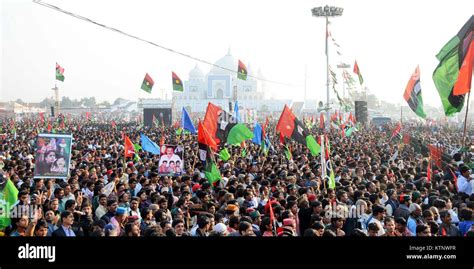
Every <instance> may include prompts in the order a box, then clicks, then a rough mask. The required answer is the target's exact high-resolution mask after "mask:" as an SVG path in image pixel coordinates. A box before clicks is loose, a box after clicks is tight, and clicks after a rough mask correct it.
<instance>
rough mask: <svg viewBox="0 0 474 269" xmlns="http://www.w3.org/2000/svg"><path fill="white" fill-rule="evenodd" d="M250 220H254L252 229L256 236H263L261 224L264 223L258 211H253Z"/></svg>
mask: <svg viewBox="0 0 474 269" xmlns="http://www.w3.org/2000/svg"><path fill="white" fill-rule="evenodd" d="M249 215H250V218H252V229H253V232H254V233H255V235H256V236H261V235H262V234H261V233H260V224H261V223H262V217H261V215H260V212H258V211H257V210H253V211H252V212H251V213H250V214H249Z"/></svg>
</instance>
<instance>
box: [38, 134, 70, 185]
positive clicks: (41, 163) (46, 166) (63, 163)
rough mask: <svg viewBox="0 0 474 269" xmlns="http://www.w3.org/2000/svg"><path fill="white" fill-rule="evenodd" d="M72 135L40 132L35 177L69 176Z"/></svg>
mask: <svg viewBox="0 0 474 269" xmlns="http://www.w3.org/2000/svg"><path fill="white" fill-rule="evenodd" d="M71 145H72V135H70V134H38V136H37V138H36V144H35V169H34V171H35V172H34V177H35V178H67V177H68V174H69V166H70V161H71Z"/></svg>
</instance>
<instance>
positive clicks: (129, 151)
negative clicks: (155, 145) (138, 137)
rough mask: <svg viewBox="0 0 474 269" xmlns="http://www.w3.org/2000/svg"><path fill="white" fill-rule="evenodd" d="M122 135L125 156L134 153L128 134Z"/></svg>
mask: <svg viewBox="0 0 474 269" xmlns="http://www.w3.org/2000/svg"><path fill="white" fill-rule="evenodd" d="M124 137H125V148H124V151H125V158H127V157H130V156H133V155H134V154H135V147H134V146H133V143H132V141H131V140H130V138H129V137H128V136H126V135H125V134H124Z"/></svg>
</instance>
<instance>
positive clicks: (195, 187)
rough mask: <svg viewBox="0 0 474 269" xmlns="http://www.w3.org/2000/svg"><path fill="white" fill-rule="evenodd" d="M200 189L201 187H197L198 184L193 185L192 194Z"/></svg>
mask: <svg viewBox="0 0 474 269" xmlns="http://www.w3.org/2000/svg"><path fill="white" fill-rule="evenodd" d="M200 188H201V185H199V184H198V183H196V184H194V186H193V192H196V191H197V190H199V189H200Z"/></svg>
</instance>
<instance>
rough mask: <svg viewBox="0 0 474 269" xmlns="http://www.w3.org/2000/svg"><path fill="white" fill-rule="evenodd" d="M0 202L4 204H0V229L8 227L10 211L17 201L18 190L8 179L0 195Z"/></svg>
mask: <svg viewBox="0 0 474 269" xmlns="http://www.w3.org/2000/svg"><path fill="white" fill-rule="evenodd" d="M0 196H1V197H0V200H3V201H4V202H5V203H3V202H0V208H1V209H2V212H3V213H2V214H0V229H4V228H5V227H8V226H9V225H10V223H11V221H10V217H9V216H10V210H11V208H12V207H13V205H15V203H16V202H17V200H18V189H17V188H16V187H15V184H13V182H12V181H11V180H10V179H8V180H7V183H6V184H5V187H4V188H3V192H2V193H0Z"/></svg>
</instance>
